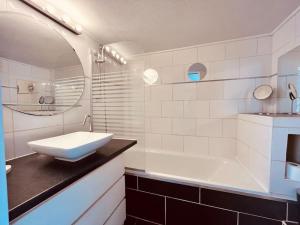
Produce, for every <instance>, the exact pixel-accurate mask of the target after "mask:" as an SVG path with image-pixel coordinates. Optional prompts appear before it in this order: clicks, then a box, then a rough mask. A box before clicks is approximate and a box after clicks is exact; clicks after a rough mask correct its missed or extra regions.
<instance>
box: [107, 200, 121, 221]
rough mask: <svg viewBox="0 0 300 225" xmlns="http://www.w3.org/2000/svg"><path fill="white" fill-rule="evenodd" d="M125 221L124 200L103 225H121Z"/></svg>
mask: <svg viewBox="0 0 300 225" xmlns="http://www.w3.org/2000/svg"><path fill="white" fill-rule="evenodd" d="M125 219H126V200H125V199H124V200H123V201H122V202H121V204H120V205H119V206H118V208H117V209H116V210H115V211H114V213H113V214H112V215H111V217H109V219H108V220H107V222H106V223H105V225H123V224H124V222H125Z"/></svg>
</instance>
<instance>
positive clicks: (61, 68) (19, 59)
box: [0, 13, 84, 115]
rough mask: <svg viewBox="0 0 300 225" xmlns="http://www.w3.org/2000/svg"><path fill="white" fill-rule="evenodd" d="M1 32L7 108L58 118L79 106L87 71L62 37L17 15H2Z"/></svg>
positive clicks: (1, 70) (0, 54) (0, 73)
mask: <svg viewBox="0 0 300 225" xmlns="http://www.w3.org/2000/svg"><path fill="white" fill-rule="evenodd" d="M12 24H13V25H12ZM0 30H1V32H0V43H1V45H0V76H1V80H2V84H1V85H2V90H3V93H2V96H3V105H4V106H6V107H9V108H11V109H13V110H16V111H19V112H23V113H26V114H31V115H54V114H58V113H61V112H64V111H66V110H67V109H69V108H71V107H75V106H78V105H77V102H78V100H79V99H80V97H81V95H82V93H83V90H84V73H83V68H82V66H81V63H80V60H79V58H78V56H77V54H76V52H75V50H74V49H73V48H72V47H71V46H70V45H69V43H68V42H67V41H66V40H65V39H64V38H63V37H62V36H61V35H60V34H58V33H57V32H56V31H55V30H54V29H53V28H50V27H49V26H47V25H45V24H43V23H40V22H39V21H37V20H35V19H33V18H32V17H28V16H24V15H21V14H17V13H1V14H0Z"/></svg>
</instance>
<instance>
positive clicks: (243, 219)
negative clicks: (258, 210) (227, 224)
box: [239, 213, 282, 225]
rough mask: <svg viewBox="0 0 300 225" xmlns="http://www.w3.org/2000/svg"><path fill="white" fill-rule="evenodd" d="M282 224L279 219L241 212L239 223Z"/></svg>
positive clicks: (257, 224)
mask: <svg viewBox="0 0 300 225" xmlns="http://www.w3.org/2000/svg"><path fill="white" fill-rule="evenodd" d="M260 224H261V225H282V223H281V222H280V221H279V220H272V219H267V218H264V217H258V216H252V215H247V214H243V213H240V214H239V225H260Z"/></svg>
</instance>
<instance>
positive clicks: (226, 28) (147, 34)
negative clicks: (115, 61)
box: [49, 0, 300, 52]
mask: <svg viewBox="0 0 300 225" xmlns="http://www.w3.org/2000/svg"><path fill="white" fill-rule="evenodd" d="M49 2H50V3H51V4H52V5H54V6H56V7H57V8H59V9H60V10H62V11H65V12H66V13H67V14H68V15H70V16H71V17H72V18H74V19H75V20H77V21H78V22H79V23H81V24H82V25H83V26H84V28H85V29H86V31H87V32H89V33H90V34H91V35H92V36H93V37H94V38H95V39H96V40H97V41H99V42H100V43H104V44H107V43H114V42H122V43H125V44H124V45H129V46H131V48H136V49H138V51H144V52H152V51H158V50H165V49H172V48H179V47H185V46H191V45H196V44H203V43H209V42H215V41H222V40H228V39H233V38H240V37H245V36H252V35H258V34H264V33H269V32H271V31H272V30H273V29H274V28H275V27H276V26H277V25H278V24H280V22H282V21H283V20H284V19H285V18H286V17H287V16H288V15H289V14H290V13H291V12H292V11H294V10H295V9H296V7H297V6H299V5H300V1H299V0H56V1H50V0H49Z"/></svg>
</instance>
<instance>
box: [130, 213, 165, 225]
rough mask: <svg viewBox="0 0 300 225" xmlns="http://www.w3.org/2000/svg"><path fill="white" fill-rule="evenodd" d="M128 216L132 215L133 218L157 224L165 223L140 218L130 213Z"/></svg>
mask: <svg viewBox="0 0 300 225" xmlns="http://www.w3.org/2000/svg"><path fill="white" fill-rule="evenodd" d="M127 216H130V217H132V218H135V219H139V220H142V221H146V222H149V223H153V224H157V225H163V224H160V223H156V222H153V221H150V220H145V219H142V218H140V217H137V216H133V215H130V214H127Z"/></svg>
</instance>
